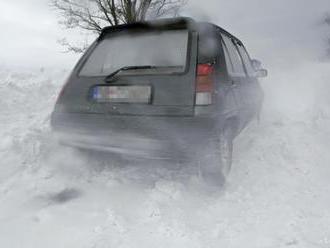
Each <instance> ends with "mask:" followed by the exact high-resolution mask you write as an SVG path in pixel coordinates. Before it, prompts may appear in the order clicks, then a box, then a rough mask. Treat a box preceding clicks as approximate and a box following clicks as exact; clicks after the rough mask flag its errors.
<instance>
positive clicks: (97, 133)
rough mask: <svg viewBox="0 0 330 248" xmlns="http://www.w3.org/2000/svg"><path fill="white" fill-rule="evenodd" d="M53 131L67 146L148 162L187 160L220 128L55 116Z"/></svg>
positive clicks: (205, 122) (179, 120)
mask: <svg viewBox="0 0 330 248" xmlns="http://www.w3.org/2000/svg"><path fill="white" fill-rule="evenodd" d="M51 125H52V128H53V131H54V132H55V134H56V136H57V137H58V139H59V141H60V142H61V143H63V144H65V145H69V146H74V147H79V148H85V149H92V150H100V151H108V152H114V153H121V154H124V155H127V156H138V157H148V158H164V159H167V158H173V156H175V157H177V158H187V157H189V154H190V153H191V152H195V151H196V150H201V149H204V150H205V149H207V148H208V147H209V146H210V143H211V142H210V140H212V139H215V138H216V129H217V128H216V127H218V126H219V125H220V124H219V122H216V121H215V119H213V118H207V117H155V116H153V117H148V116H119V115H118V116H116V115H108V116H106V115H101V114H74V113H57V112H54V113H53V114H52V118H51Z"/></svg>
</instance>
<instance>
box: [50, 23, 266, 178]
mask: <svg viewBox="0 0 330 248" xmlns="http://www.w3.org/2000/svg"><path fill="white" fill-rule="evenodd" d="M259 76H266V71H265V70H263V69H261V67H260V63H258V61H252V60H251V59H250V57H249V55H248V53H247V51H246V49H245V47H244V46H243V43H242V42H241V41H240V40H238V39H237V38H235V37H234V36H232V35H231V34H229V33H228V32H226V31H225V30H223V29H221V28H220V27H218V26H216V25H213V24H209V23H198V22H195V21H194V20H192V19H189V18H179V19H164V20H160V21H153V22H143V23H134V24H128V25H120V26H114V27H108V28H105V29H104V30H103V32H102V34H101V35H100V37H99V38H98V39H97V40H96V41H95V42H94V43H93V44H92V45H91V47H90V48H89V49H88V51H87V52H86V53H85V54H84V55H83V57H82V58H81V59H80V61H79V62H78V64H77V66H76V67H75V68H74V70H73V72H72V74H71V76H70V78H69V79H68V81H67V83H66V84H65V86H64V87H63V90H62V91H61V93H60V96H59V97H58V101H57V103H56V106H55V110H54V112H53V113H52V118H51V124H52V128H53V130H54V131H55V132H56V134H58V137H59V139H60V141H61V142H62V143H63V144H66V145H70V146H75V147H78V148H86V149H92V150H102V151H107V152H110V153H121V154H125V155H127V156H139V157H147V158H160V159H164V158H165V159H177V160H191V161H198V162H199V164H200V167H201V169H202V171H203V173H204V174H205V175H219V173H220V174H221V175H226V174H228V172H229V170H230V167H231V156H232V147H233V139H234V138H235V137H236V136H237V134H239V132H240V131H241V130H242V129H243V128H244V127H245V126H246V125H247V124H248V123H249V122H250V121H251V120H252V119H253V118H255V117H256V116H257V115H258V113H259V112H260V109H261V105H262V101H263V93H262V90H261V87H260V85H259V83H258V80H257V78H258V77H259Z"/></svg>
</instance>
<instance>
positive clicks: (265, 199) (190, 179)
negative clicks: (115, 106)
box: [0, 64, 330, 248]
mask: <svg viewBox="0 0 330 248" xmlns="http://www.w3.org/2000/svg"><path fill="white" fill-rule="evenodd" d="M313 66H315V71H317V72H318V74H312V73H310V74H309V73H307V74H306V73H299V72H303V71H305V69H306V68H307V67H308V65H306V67H305V66H302V67H301V68H299V70H298V69H297V71H293V72H290V73H289V72H288V73H287V74H283V73H276V72H271V77H270V79H269V80H264V82H263V84H264V88H265V90H266V99H267V101H266V106H265V109H264V113H263V116H262V120H261V123H260V124H258V123H253V124H252V125H251V126H250V127H249V128H248V129H247V130H245V131H244V133H243V134H242V135H241V136H240V137H239V138H238V139H237V140H236V142H235V145H236V150H235V161H234V165H233V171H232V174H231V176H230V178H229V182H228V185H226V187H225V188H224V189H222V190H220V191H215V190H214V189H210V188H208V187H207V186H205V185H204V184H203V183H202V182H200V181H199V179H198V178H197V177H196V175H195V173H194V171H192V170H191V169H190V168H187V167H184V168H182V167H180V166H176V165H164V164H161V163H156V162H150V163H149V164H145V163H140V164H139V163H137V162H135V163H133V162H132V163H130V162H128V163H127V164H126V165H124V166H119V165H118V164H115V163H109V162H108V161H107V160H106V159H99V160H98V161H95V160H94V159H93V158H86V157H84V156H82V154H79V153H77V152H75V151H72V150H70V149H64V148H61V147H58V146H57V145H56V144H54V143H53V141H52V139H51V135H50V130H49V114H50V112H51V110H52V108H53V104H54V102H55V99H56V95H57V93H58V91H59V89H60V87H61V84H62V83H63V81H64V79H65V77H66V74H67V72H65V71H56V70H37V71H32V72H31V71H27V72H17V71H12V70H8V69H2V70H0V96H1V97H0V106H1V107H0V118H1V120H0V127H1V128H0V156H1V158H2V159H1V161H0V202H1V204H0V246H1V247H13V248H14V247H25V248H29V247H31V248H38V247H42V248H43V247H49V248H51V247H54V248H55V247H56V248H57V247H86V248H103V247H104V248H105V247H123V248H124V247H127V248H134V247H155V246H157V247H180V248H181V247H243V246H244V247H246V248H250V247H251V248H258V247H260V248H261V247H262V248H264V247H300V248H301V247H302V248H304V247H306V248H307V247H329V246H330V211H329V207H328V206H329V205H330V198H329V190H330V185H329V178H330V166H329V165H330V153H329V152H328V151H329V147H330V139H329V138H330V126H329V125H328V124H329V115H328V114H327V113H326V112H327V110H328V109H329V106H327V105H326V102H327V101H328V97H327V95H326V94H325V92H326V89H329V88H328V87H325V85H326V83H327V82H325V81H327V79H328V78H329V73H328V72H327V71H328V69H327V68H329V65H328V64H327V65H326V64H318V65H313ZM309 68H310V67H309ZM311 81H313V82H315V84H314V83H313V84H311V83H310V82H311ZM315 85H318V86H317V87H315ZM319 89H321V90H319ZM321 103H322V104H321ZM326 106H327V107H326ZM316 110H317V111H316ZM316 113H319V114H316Z"/></svg>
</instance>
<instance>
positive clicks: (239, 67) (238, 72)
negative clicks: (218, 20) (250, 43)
mask: <svg viewBox="0 0 330 248" xmlns="http://www.w3.org/2000/svg"><path fill="white" fill-rule="evenodd" d="M222 38H223V41H224V44H225V46H226V48H227V49H228V53H229V57H230V59H231V62H232V71H228V73H229V74H231V75H233V76H244V77H245V76H246V75H245V70H244V66H243V61H242V58H241V56H240V54H239V52H238V50H237V48H236V46H235V44H234V41H233V40H232V39H231V38H229V37H227V36H226V35H222Z"/></svg>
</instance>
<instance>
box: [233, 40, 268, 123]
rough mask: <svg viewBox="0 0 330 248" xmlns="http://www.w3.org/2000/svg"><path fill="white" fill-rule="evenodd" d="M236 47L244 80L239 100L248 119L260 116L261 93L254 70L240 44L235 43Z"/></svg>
mask: <svg viewBox="0 0 330 248" xmlns="http://www.w3.org/2000/svg"><path fill="white" fill-rule="evenodd" d="M236 47H237V49H238V51H239V54H240V56H241V58H242V61H243V63H244V67H245V71H246V79H245V80H244V81H243V82H242V85H241V86H240V90H241V97H242V98H241V99H242V103H243V106H244V107H243V108H244V111H245V112H246V115H247V117H248V118H249V119H251V118H253V117H255V116H256V115H259V114H260V111H261V106H262V102H263V91H262V89H261V86H260V84H259V81H258V79H257V77H256V72H255V69H254V68H253V66H252V63H251V59H250V56H249V54H248V52H247V50H246V48H245V47H244V45H243V44H242V43H241V42H236Z"/></svg>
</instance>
